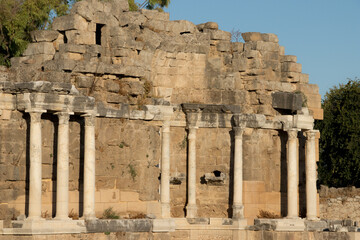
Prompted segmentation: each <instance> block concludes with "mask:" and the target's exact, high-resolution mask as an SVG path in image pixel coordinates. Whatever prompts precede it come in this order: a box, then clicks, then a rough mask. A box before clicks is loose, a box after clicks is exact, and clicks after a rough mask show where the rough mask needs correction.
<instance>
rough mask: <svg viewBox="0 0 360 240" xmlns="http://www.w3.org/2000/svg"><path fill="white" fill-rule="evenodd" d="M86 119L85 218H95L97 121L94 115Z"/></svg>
mask: <svg viewBox="0 0 360 240" xmlns="http://www.w3.org/2000/svg"><path fill="white" fill-rule="evenodd" d="M83 116H84V118H85V144H84V145H85V146H84V151H85V152H84V199H83V202H84V214H83V215H84V218H85V219H86V220H88V219H94V218H95V120H96V116H95V115H93V114H86V115H83Z"/></svg>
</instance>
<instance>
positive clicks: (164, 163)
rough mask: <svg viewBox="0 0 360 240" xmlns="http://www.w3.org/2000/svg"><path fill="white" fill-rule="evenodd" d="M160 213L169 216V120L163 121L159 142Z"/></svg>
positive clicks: (165, 216) (163, 216)
mask: <svg viewBox="0 0 360 240" xmlns="http://www.w3.org/2000/svg"><path fill="white" fill-rule="evenodd" d="M160 185H161V190H160V194H161V196H160V198H161V215H162V218H170V121H169V120H166V121H164V125H163V127H162V142H161V183H160Z"/></svg>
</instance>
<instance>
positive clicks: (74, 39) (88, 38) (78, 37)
mask: <svg viewBox="0 0 360 240" xmlns="http://www.w3.org/2000/svg"><path fill="white" fill-rule="evenodd" d="M65 35H66V37H67V39H68V43H70V44H79V45H81V44H85V45H92V44H95V32H88V31H78V30H70V31H66V33H65Z"/></svg>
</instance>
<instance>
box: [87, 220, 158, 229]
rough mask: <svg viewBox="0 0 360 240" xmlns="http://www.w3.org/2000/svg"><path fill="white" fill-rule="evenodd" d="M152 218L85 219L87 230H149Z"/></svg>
mask: <svg viewBox="0 0 360 240" xmlns="http://www.w3.org/2000/svg"><path fill="white" fill-rule="evenodd" d="M152 225H153V220H152V219H112V220H99V219H96V220H90V221H86V229H87V231H88V232H150V231H151V230H152Z"/></svg>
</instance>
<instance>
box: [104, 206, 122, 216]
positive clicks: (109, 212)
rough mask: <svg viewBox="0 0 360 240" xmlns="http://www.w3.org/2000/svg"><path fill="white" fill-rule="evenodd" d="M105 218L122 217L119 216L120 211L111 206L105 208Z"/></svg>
mask: <svg viewBox="0 0 360 240" xmlns="http://www.w3.org/2000/svg"><path fill="white" fill-rule="evenodd" d="M103 218H104V219H119V218H120V217H119V215H118V213H117V212H115V211H114V210H113V208H112V207H109V208H107V209H105V210H104V212H103Z"/></svg>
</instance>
